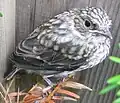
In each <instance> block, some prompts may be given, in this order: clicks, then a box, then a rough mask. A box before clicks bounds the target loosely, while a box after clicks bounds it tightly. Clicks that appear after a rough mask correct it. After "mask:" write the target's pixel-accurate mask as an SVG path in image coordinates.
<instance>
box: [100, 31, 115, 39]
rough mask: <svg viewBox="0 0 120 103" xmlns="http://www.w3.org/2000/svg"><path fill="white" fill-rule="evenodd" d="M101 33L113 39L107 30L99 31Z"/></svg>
mask: <svg viewBox="0 0 120 103" xmlns="http://www.w3.org/2000/svg"><path fill="white" fill-rule="evenodd" d="M101 34H102V35H105V36H107V37H109V38H110V39H113V37H112V34H111V32H110V31H109V30H104V31H102V32H101Z"/></svg>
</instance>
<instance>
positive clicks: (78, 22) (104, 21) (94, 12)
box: [74, 7, 112, 39]
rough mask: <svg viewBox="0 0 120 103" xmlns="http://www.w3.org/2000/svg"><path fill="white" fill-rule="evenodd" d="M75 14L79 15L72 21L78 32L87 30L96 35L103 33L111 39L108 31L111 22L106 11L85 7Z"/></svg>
mask: <svg viewBox="0 0 120 103" xmlns="http://www.w3.org/2000/svg"><path fill="white" fill-rule="evenodd" d="M77 14H78V15H79V16H76V17H75V18H74V22H75V27H76V28H77V29H78V30H80V32H88V33H92V34H93V35H96V36H97V35H103V36H106V37H108V38H110V39H112V35H111V32H110V27H111V24H112V23H111V20H110V19H109V17H108V15H107V13H106V12H105V11H104V10H103V9H101V8H96V7H89V8H88V7H87V8H83V9H80V10H79V12H77ZM83 34H84V33H83Z"/></svg>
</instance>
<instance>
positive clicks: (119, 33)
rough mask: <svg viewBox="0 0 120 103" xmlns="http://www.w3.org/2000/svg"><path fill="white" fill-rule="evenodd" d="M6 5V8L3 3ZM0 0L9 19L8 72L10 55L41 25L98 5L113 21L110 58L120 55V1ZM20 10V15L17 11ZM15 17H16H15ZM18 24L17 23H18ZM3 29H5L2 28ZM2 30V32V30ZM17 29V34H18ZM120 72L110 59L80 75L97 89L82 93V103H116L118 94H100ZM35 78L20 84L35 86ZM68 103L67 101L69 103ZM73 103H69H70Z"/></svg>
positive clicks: (0, 47)
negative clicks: (50, 19)
mask: <svg viewBox="0 0 120 103" xmlns="http://www.w3.org/2000/svg"><path fill="white" fill-rule="evenodd" d="M1 3H2V4H5V5H6V6H5V5H4V7H3V5H2V4H1ZM14 5H15V0H0V6H2V7H3V8H2V9H1V8H0V9H1V10H3V12H4V13H5V17H3V18H2V19H0V21H1V22H2V25H0V68H1V69H0V70H5V69H6V62H7V58H8V55H10V53H11V51H13V49H11V48H13V47H14V41H15V45H17V44H18V42H19V41H20V40H21V39H24V38H25V37H26V36H27V35H28V34H29V33H31V32H32V31H33V30H34V29H35V28H36V27H37V26H38V25H40V24H42V23H43V22H45V21H47V20H48V19H49V18H52V17H53V16H55V15H56V14H59V13H61V12H63V11H64V10H67V9H70V8H74V7H78V8H82V7H86V6H88V5H89V6H95V7H102V8H104V9H105V10H106V11H107V13H108V15H109V16H110V18H111V19H112V23H113V25H112V30H111V31H112V35H113V42H112V44H111V45H112V48H111V52H110V55H115V56H120V51H119V50H118V47H117V44H118V42H120V0H16V5H15V6H16V9H15V8H14ZM15 10H16V14H15V15H16V16H14V11H15ZM14 17H15V18H14ZM14 21H15V22H14ZM1 26H2V27H1ZM1 28H2V30H1ZM14 30H15V33H14ZM118 73H120V65H118V64H115V63H113V62H111V61H110V60H109V59H106V60H105V61H104V62H103V63H101V64H99V65H98V66H96V67H95V68H92V69H88V70H85V71H82V72H80V73H77V75H76V78H77V80H78V81H79V82H81V83H83V84H85V85H86V86H88V87H91V88H93V90H94V92H88V91H81V92H80V96H81V99H80V101H78V103H112V100H113V99H114V98H115V91H114V92H110V93H108V94H107V95H104V96H99V95H98V92H99V90H100V89H102V88H103V87H104V86H105V85H106V80H107V79H108V78H109V77H110V76H113V75H115V74H118ZM33 81H34V79H33V76H29V75H27V76H23V77H21V79H19V81H17V82H16V86H17V85H20V86H21V87H22V88H25V87H27V86H28V85H31V84H33ZM66 103H67V102H66ZM68 103H69V102H68Z"/></svg>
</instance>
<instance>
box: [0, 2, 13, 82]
mask: <svg viewBox="0 0 120 103" xmlns="http://www.w3.org/2000/svg"><path fill="white" fill-rule="evenodd" d="M0 12H2V13H3V17H0V81H1V80H2V79H3V75H4V73H5V71H6V69H7V68H9V69H11V67H10V65H9V64H8V57H9V55H10V54H11V52H12V51H13V49H14V46H15V0H0Z"/></svg>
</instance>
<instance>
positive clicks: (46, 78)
mask: <svg viewBox="0 0 120 103" xmlns="http://www.w3.org/2000/svg"><path fill="white" fill-rule="evenodd" d="M43 79H44V80H45V82H46V83H47V84H48V85H50V86H54V83H53V82H52V81H51V80H50V79H49V76H46V75H45V76H43Z"/></svg>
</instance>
